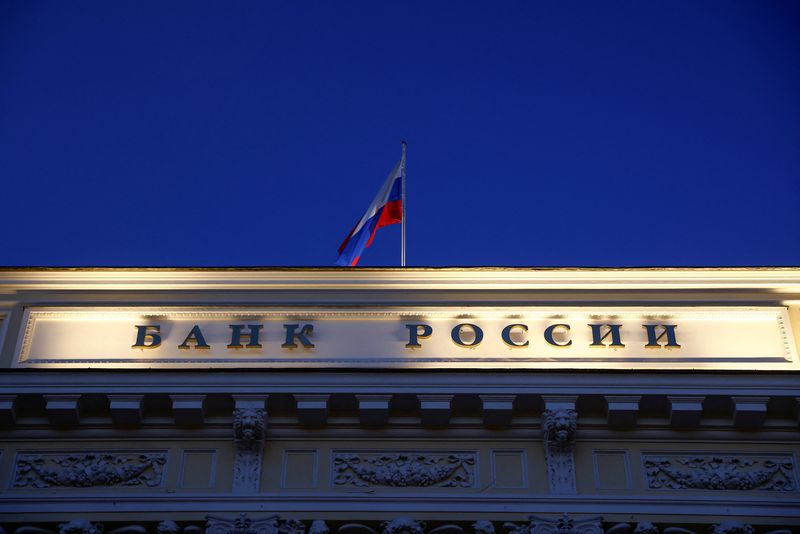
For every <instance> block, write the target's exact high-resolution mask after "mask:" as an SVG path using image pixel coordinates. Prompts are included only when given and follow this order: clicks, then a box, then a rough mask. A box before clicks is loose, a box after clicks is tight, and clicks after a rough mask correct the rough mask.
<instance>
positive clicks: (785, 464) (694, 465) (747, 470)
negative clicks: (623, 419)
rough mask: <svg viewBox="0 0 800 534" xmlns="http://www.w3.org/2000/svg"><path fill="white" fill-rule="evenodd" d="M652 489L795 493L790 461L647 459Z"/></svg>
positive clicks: (733, 457)
mask: <svg viewBox="0 0 800 534" xmlns="http://www.w3.org/2000/svg"><path fill="white" fill-rule="evenodd" d="M644 468H645V472H646V474H647V485H648V487H650V488H667V489H703V490H762V491H794V490H795V489H796V488H797V481H796V480H795V475H794V465H793V462H792V460H791V458H790V457H788V456H784V457H778V456H774V457H748V456H741V457H736V456H718V455H705V456H645V457H644Z"/></svg>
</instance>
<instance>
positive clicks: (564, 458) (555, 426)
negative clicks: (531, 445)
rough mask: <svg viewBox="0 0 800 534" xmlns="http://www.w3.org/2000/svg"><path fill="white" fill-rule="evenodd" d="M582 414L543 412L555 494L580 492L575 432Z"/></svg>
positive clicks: (543, 428) (573, 412) (573, 411)
mask: <svg viewBox="0 0 800 534" xmlns="http://www.w3.org/2000/svg"><path fill="white" fill-rule="evenodd" d="M577 421H578V414H577V412H576V411H575V410H569V409H560V410H545V411H544V412H543V413H542V434H543V437H544V451H545V459H546V461H547V477H548V480H549V482H550V491H551V492H552V493H576V492H577V488H576V482H575V455H574V448H575V430H576V428H577Z"/></svg>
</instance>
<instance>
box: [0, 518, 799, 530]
mask: <svg viewBox="0 0 800 534" xmlns="http://www.w3.org/2000/svg"><path fill="white" fill-rule="evenodd" d="M496 524H497V525H499V524H500V523H499V522H497V521H494V522H493V521H489V520H480V521H476V522H474V523H472V529H471V530H470V529H469V527H468V524H464V523H462V524H461V525H459V524H456V523H446V524H443V525H440V526H437V527H433V528H430V529H428V527H427V526H426V523H425V522H424V521H415V520H414V519H412V518H410V517H397V518H394V519H392V520H387V521H384V522H382V523H378V522H377V520H375V521H369V522H368V523H344V524H341V525H340V526H339V527H338V528H335V529H334V531H335V534H465V533H469V532H471V533H473V534H493V533H494V532H495V525H496ZM307 525H309V526H308V529H306V526H307ZM462 525H463V526H462ZM203 527H204V528H205V530H203ZM6 532H9V533H10V532H13V534H104V533H105V534H147V533H150V532H152V533H153V534H202V533H203V532H205V534H328V533H329V532H331V529H330V528H328V525H327V524H326V523H325V521H323V520H321V519H317V520H315V521H300V520H297V519H281V517H280V516H278V515H273V516H269V517H262V518H258V519H255V518H250V517H248V515H247V513H241V514H239V515H238V517H219V516H211V515H209V516H206V523H205V525H203V526H201V524H199V523H197V522H195V521H191V522H188V523H187V522H181V523H180V524H179V523H176V522H175V521H172V520H164V521H161V522H160V523H158V525H157V526H155V527H154V526H153V524H152V522H151V523H149V524H135V523H134V524H127V525H125V526H122V527H117V528H114V529H112V530H104V528H103V525H102V524H100V523H96V522H91V521H89V520H87V519H74V520H72V521H69V522H68V523H61V524H59V525H58V529H57V531H56V530H55V529H54V526H53V524H52V523H43V524H42V526H38V525H32V524H23V525H20V526H17V527H16V528H15V529H13V530H8V531H7V530H5V529H3V527H2V526H0V534H6ZM499 532H503V533H504V534H659V533H663V534H755V532H761V533H762V534H792V530H791V529H788V528H775V525H771V526H764V525H762V526H760V527H753V526H752V525H748V524H743V523H740V522H738V521H724V522H722V523H718V524H694V525H691V524H685V523H681V524H680V526H675V525H671V524H670V523H663V524H661V525H660V528H659V526H658V525H654V524H653V523H650V522H648V521H640V522H639V523H637V524H635V526H634V524H631V523H616V524H613V525H611V526H607V527H606V528H605V529H604V528H603V525H602V518H601V517H593V518H585V519H574V518H572V517H570V516H569V515H567V514H563V515H562V516H561V517H557V518H553V519H550V518H543V517H538V516H533V515H532V516H529V522H528V523H526V524H523V525H518V524H516V523H509V522H507V523H503V524H502V528H501V529H499Z"/></svg>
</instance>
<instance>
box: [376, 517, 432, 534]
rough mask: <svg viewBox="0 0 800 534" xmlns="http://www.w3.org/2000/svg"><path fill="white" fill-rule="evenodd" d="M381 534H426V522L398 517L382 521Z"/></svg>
mask: <svg viewBox="0 0 800 534" xmlns="http://www.w3.org/2000/svg"><path fill="white" fill-rule="evenodd" d="M381 534H425V522H424V521H414V520H413V519H411V518H410V517H398V518H397V519H392V520H391V521H385V522H384V523H381Z"/></svg>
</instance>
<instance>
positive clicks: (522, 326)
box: [501, 324, 530, 347]
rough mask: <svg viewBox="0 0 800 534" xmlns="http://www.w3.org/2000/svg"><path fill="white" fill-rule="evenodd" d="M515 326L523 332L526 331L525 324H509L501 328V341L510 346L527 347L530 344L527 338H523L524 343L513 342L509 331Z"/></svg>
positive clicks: (526, 326)
mask: <svg viewBox="0 0 800 534" xmlns="http://www.w3.org/2000/svg"><path fill="white" fill-rule="evenodd" d="M515 328H519V329H520V330H523V331H525V332H527V331H528V325H526V324H510V325H508V326H506V327H505V328H503V332H502V334H501V335H502V337H503V342H504V343H505V344H506V345H509V346H511V347H527V346H528V345H529V344H530V343H529V342H528V340H527V339H526V340H525V343H514V340H513V339H511V331H512V330H513V329H515Z"/></svg>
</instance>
